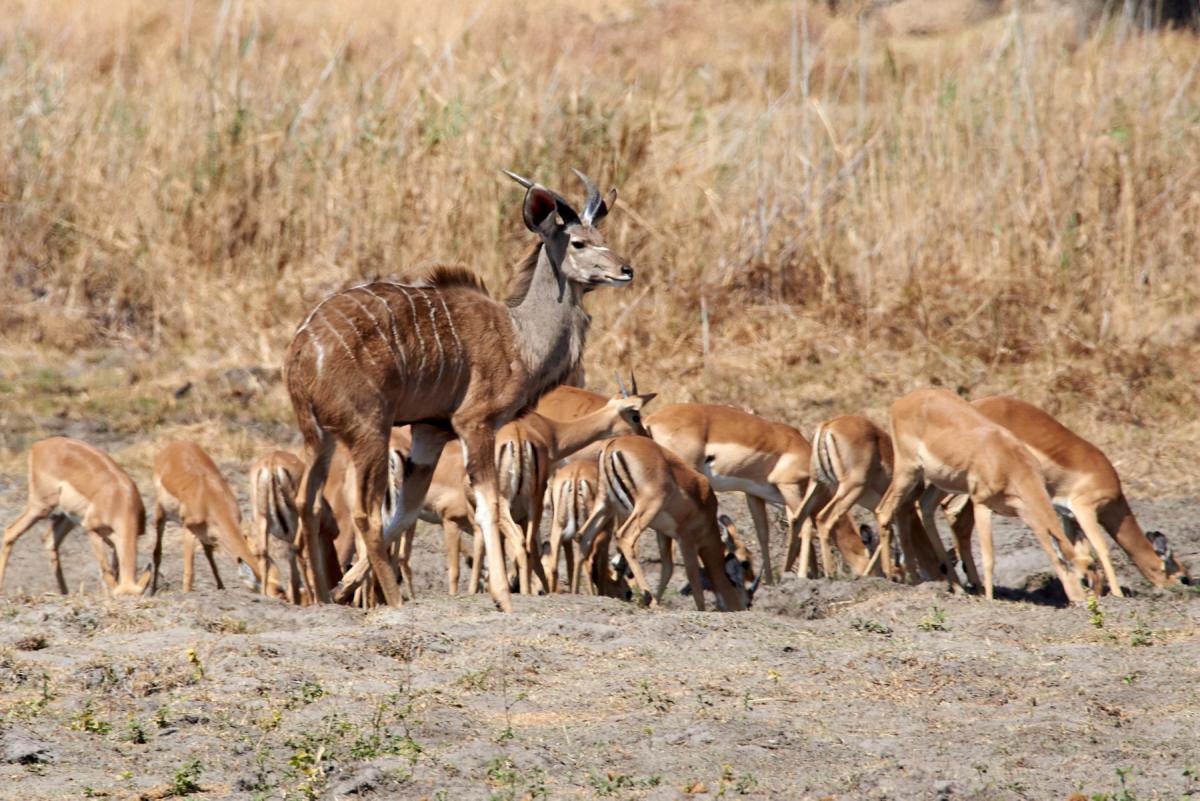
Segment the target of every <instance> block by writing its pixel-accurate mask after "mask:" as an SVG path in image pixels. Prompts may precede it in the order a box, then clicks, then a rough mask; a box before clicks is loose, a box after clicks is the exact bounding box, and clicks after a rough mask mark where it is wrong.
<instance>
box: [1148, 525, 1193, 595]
mask: <svg viewBox="0 0 1200 801" xmlns="http://www.w3.org/2000/svg"><path fill="white" fill-rule="evenodd" d="M1146 539H1148V540H1150V544H1151V545H1152V546H1153V547H1154V552H1155V553H1156V554H1158V556H1159V558H1160V559H1162V570H1163V574H1164V575H1165V576H1166V579H1167V583H1168V584H1183V585H1190V584H1191V583H1192V577H1191V576H1190V575H1188V570H1187V568H1186V567H1185V566H1184V565H1183V564H1182V563H1181V562H1180V561H1179V560H1178V559H1176V558H1175V552H1174V551H1173V550H1172V549H1171V542H1170V541H1169V540H1168V539H1167V535H1166V534H1163V533H1162V532H1161V531H1147V532H1146Z"/></svg>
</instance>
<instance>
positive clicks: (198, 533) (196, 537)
mask: <svg viewBox="0 0 1200 801" xmlns="http://www.w3.org/2000/svg"><path fill="white" fill-rule="evenodd" d="M187 528H188V530H189V531H190V532H191V534H192V540H193V542H199V543H200V547H201V549H202V550H203V551H204V558H205V560H206V561H207V562H208V568H209V570H211V571H212V574H213V581H215V582H216V583H217V589H218V590H223V589H225V582H223V581H221V573H220V571H218V570H217V562H216V560H215V559H213V548H214V546H213V545H210V544H209V543H210V542H212V540H210V539H209V537H208V524H207V523H200V524H197V525H190V526H188V527H187ZM192 547H193V549H194V548H195V545H194V544H193V546H192ZM193 552H194V550H193ZM191 561H192V560H191V559H188V564H191Z"/></svg>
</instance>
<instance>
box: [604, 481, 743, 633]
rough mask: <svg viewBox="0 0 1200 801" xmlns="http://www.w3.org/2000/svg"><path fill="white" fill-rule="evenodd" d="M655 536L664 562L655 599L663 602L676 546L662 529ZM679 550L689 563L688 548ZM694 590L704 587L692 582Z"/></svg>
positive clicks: (672, 572)
mask: <svg viewBox="0 0 1200 801" xmlns="http://www.w3.org/2000/svg"><path fill="white" fill-rule="evenodd" d="M750 497H751V496H749V495H747V496H746V499H747V500H749V499H750ZM654 537H655V539H657V540H658V553H659V560H660V562H661V563H662V566H661V567H660V568H659V571H658V591H657V592H655V593H654V599H655V600H656V601H657V602H658V603H660V604H661V603H662V599H663V596H664V595H666V594H667V585H668V584H670V583H671V576H672V575H673V574H674V573H675V546H674V542H673V541H672V540H671V538H670V537H669V536H667V535H666V534H663V533H662V532H661V531H655V532H654ZM679 550H680V551H682V552H683V558H684V564H687V553H688V549H687V548H686V547H681V548H680V549H679ZM627 558H628V557H627ZM697 569H699V568H697ZM604 572H605V573H607V572H608V571H607V570H605V571H604ZM688 581H692V575H691V574H690V573H689V574H688ZM692 591H693V592H695V593H697V594H700V593H702V592H703V591H704V588H703V587H702V586H701V585H699V584H692ZM700 611H701V612H703V611H704V610H703V609H701V610H700Z"/></svg>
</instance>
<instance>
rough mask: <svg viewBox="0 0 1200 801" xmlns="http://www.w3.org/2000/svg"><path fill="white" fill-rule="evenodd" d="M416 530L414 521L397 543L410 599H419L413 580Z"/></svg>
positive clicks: (401, 571) (401, 569) (397, 552)
mask: <svg viewBox="0 0 1200 801" xmlns="http://www.w3.org/2000/svg"><path fill="white" fill-rule="evenodd" d="M416 532H417V526H416V524H415V523H414V524H413V525H411V526H409V527H408V528H406V529H404V531H403V532H402V533H401V534H400V541H399V542H397V543H396V555H397V557H398V558H399V561H400V563H399V568H400V575H402V576H403V577H404V583H405V584H407V585H408V599H409V600H410V601H415V600H417V585H416V584H415V583H414V582H413V577H412V561H411V557H412V544H413V537H414V536H415V535H416ZM456 539H457V538H456Z"/></svg>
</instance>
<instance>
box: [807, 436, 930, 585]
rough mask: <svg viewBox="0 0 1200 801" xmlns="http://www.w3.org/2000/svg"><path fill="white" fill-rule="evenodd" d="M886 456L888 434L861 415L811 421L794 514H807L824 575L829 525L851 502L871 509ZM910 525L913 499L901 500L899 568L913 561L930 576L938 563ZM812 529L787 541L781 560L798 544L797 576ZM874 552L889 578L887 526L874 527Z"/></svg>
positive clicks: (887, 468)
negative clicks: (804, 483)
mask: <svg viewBox="0 0 1200 801" xmlns="http://www.w3.org/2000/svg"><path fill="white" fill-rule="evenodd" d="M892 461H893V455H892V438H891V437H890V436H888V433H887V432H886V431H884V430H883V429H881V428H880V427H879V426H877V425H875V424H874V423H873V422H871V421H870V420H868V419H867V418H866V417H860V416H857V415H844V416H842V417H835V418H833V419H832V420H826V421H824V422H822V423H819V424H818V425H817V427H816V430H815V431H814V432H813V444H812V462H811V465H810V472H811V474H812V476H813V481H812V482H810V484H809V487H808V492H807V494H805V496H804V505H803V507H802V509H801V512H800V517H801V518H802V519H803V518H808V517H810V516H812V517H813V520H814V523H815V528H816V530H817V540H818V542H819V543H820V549H821V563H822V566H824V567H825V575H826V576H828V575H829V568H828V565H830V564H832V553H831V551H830V548H829V535H830V531H831V530H832V529H833V526H834V524H835V523H836V522H837V521H838V520H840V519H842V518H843V517H844V516H845V515H846V514H847V513H849V511H850V510H851V508H853V507H854V506H856V505H857V506H859V507H861V508H863V509H866V510H867V511H869V512H874V511H875V509H876V508H877V507H878V505H879V501H880V499H882V498H883V495H884V493H885V492H887V488H888V484H890V483H891V481H892ZM822 486H824V487H825V488H826V492H824V493H822V492H821V491H820V488H821V487H822ZM830 492H831V493H832V497H831V498H829V500H828V502H827V503H825V504H824V505H823V506H822V505H821V501H822V500H823V497H822V496H825V497H828V495H829V493H830ZM818 509H819V511H817V510H818ZM914 525H919V523H918V521H917V518H916V506H915V504H911V503H910V504H905V505H903V506H901V507H900V508H898V509H897V512H896V527H897V529H898V531H899V535H900V547H901V549H902V551H903V553H904V554H905V557H906V564H907V565H908V569H906V571H905V572H906V574H907V573H910V572H912V570H911V569H912V566H913V565H914V563H916V564H917V565H919V566H920V568H921V569H922V570H923V571H924V572H925V573H926V574H927V575H930V576H932V575H934V572H935V571H936V570H937V568H938V562H937V560H936V558H935V557H934V555H933V554H932V553H931V552H930V548H929V543H928V541H927V540H926V538H925V537H924V535H922V536H920V537H917V538H915V539H914V538H913V537H912V532H913V527H914ZM812 528H813V527H810V526H805V528H804V532H803V533H804V537H803V540H802V541H801V542H797V541H793V542H791V543H789V548H788V557H787V562H786V564H788V565H790V564H791V563H792V560H793V559H795V551H796V549H797V546H799V552H800V575H802V576H807V575H808V559H809V555H810V553H811V551H812ZM875 554H876V556H873V557H872V560H874V559H875V558H877V557H878V558H880V559H881V565H882V567H883V574H884V575H885V576H887V577H888V578H892V577H893V576H894V575H895V565H894V563H893V560H892V548H891V529H890V527H885V526H881V527H880V529H879V544H878V547H877V548H876V549H875Z"/></svg>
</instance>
